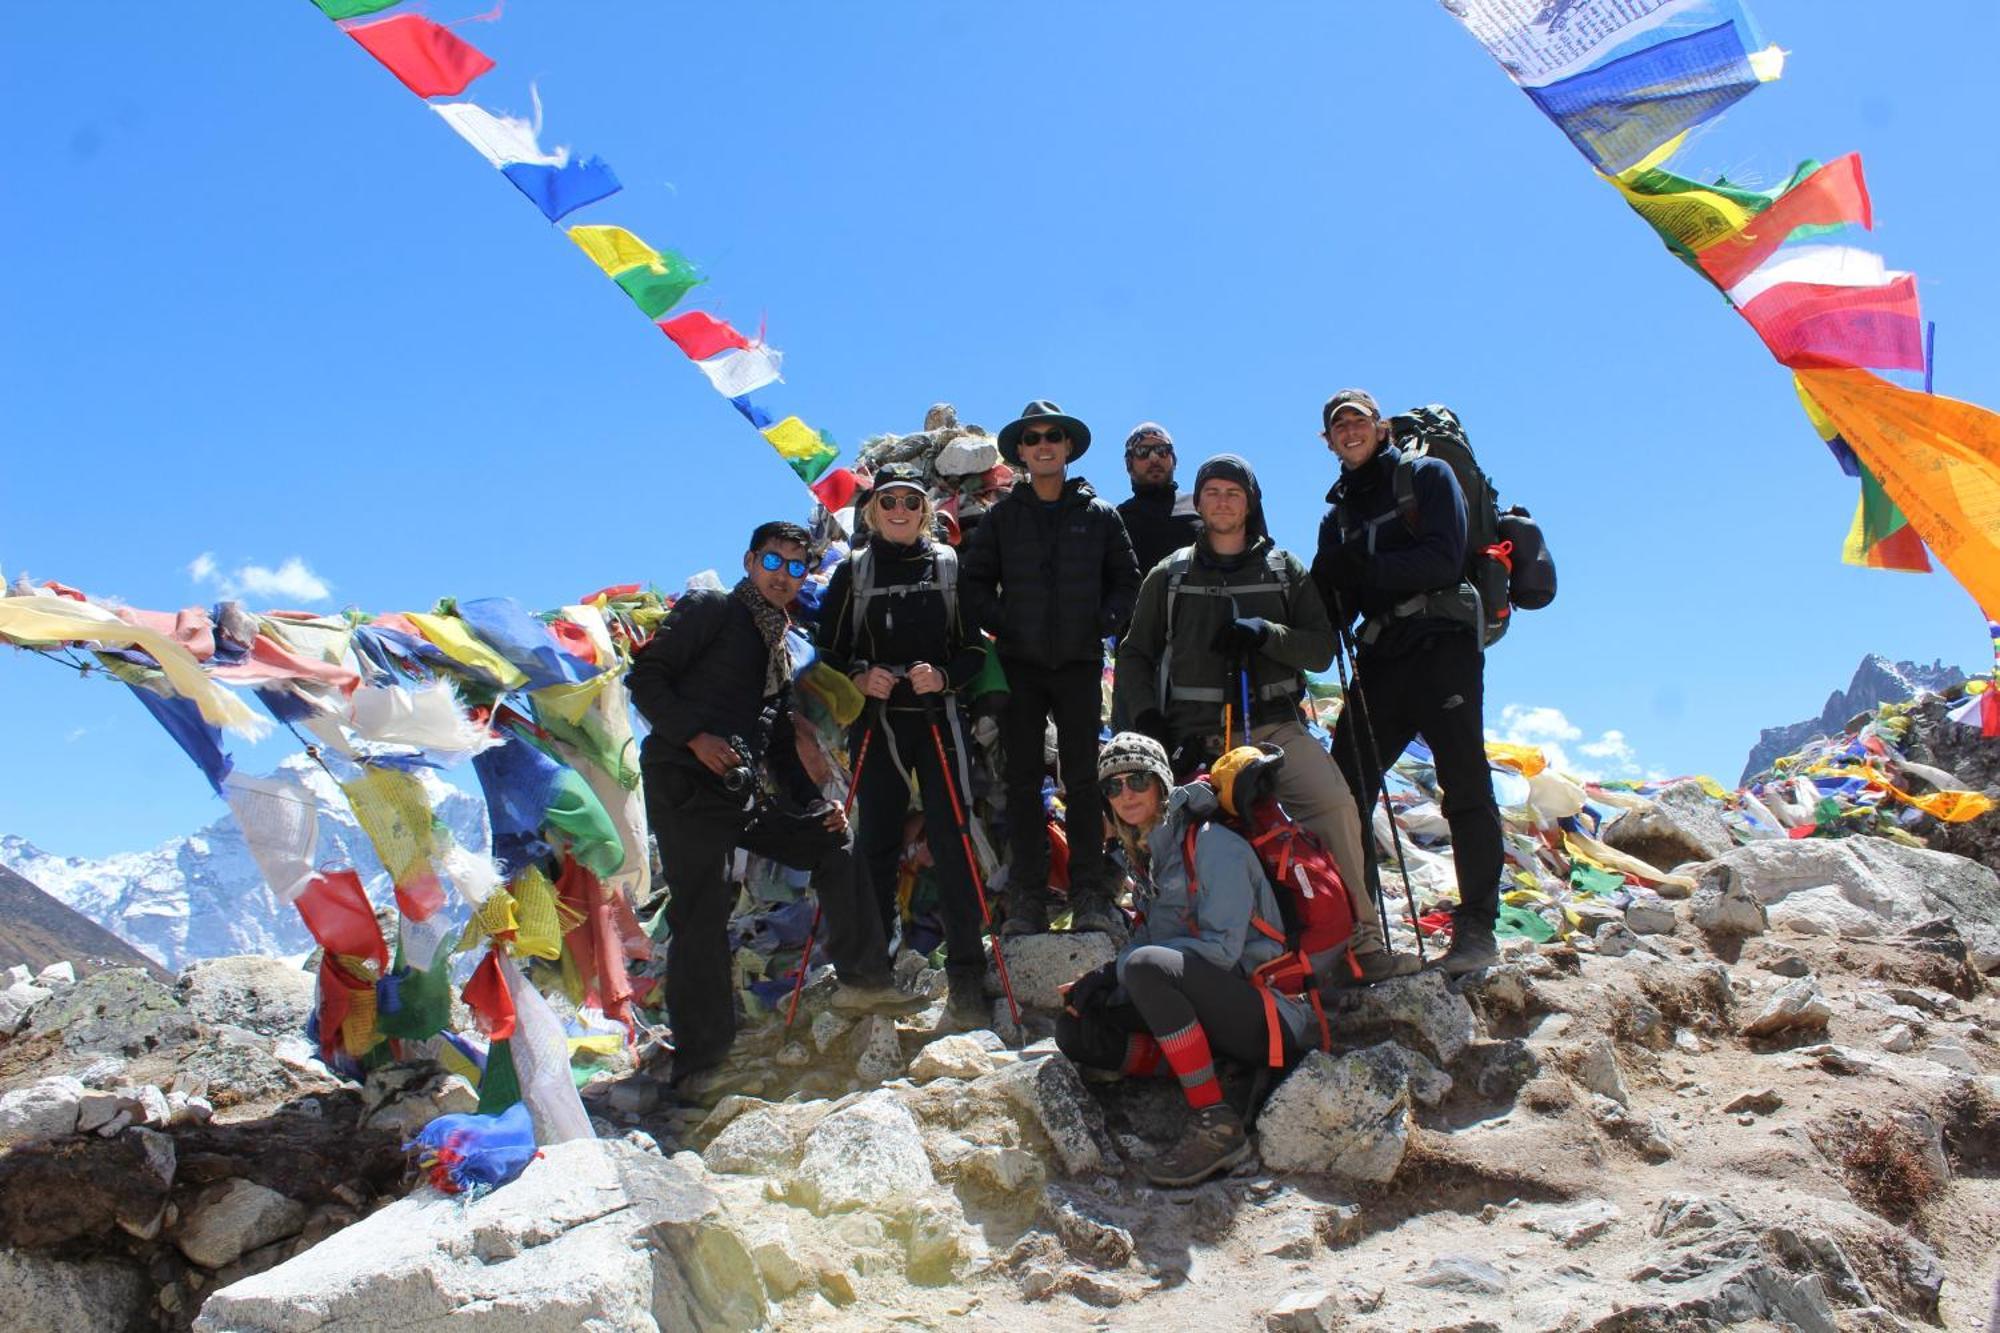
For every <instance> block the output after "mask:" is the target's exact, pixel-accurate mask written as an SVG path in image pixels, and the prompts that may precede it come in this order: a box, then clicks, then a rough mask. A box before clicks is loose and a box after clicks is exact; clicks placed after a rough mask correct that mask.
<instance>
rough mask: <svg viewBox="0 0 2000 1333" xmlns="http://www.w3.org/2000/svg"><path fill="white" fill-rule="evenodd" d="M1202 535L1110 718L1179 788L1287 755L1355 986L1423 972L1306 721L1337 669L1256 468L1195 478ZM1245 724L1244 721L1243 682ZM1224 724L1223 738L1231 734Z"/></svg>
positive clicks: (1165, 567) (1224, 462)
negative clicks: (1386, 918)
mask: <svg viewBox="0 0 2000 1333" xmlns="http://www.w3.org/2000/svg"><path fill="white" fill-rule="evenodd" d="M1194 491H1195V508H1196V511H1197V512H1199V513H1200V515H1201V519H1202V523H1203V525H1204V529H1205V530H1204V532H1203V534H1202V536H1201V537H1200V538H1199V539H1198V540H1197V541H1196V542H1195V544H1194V545H1192V546H1188V547H1185V548H1183V549H1182V550H1180V551H1177V552H1175V553H1174V554H1173V555H1172V556H1170V557H1168V558H1167V559H1166V560H1165V561H1163V562H1161V563H1160V564H1159V565H1157V566H1155V567H1154V568H1153V569H1152V570H1151V571H1150V572H1149V573H1148V574H1147V575H1146V580H1145V582H1144V583H1143V584H1142V585H1141V586H1140V589H1139V601H1138V605H1137V606H1136V607H1135V608H1134V610H1133V612H1132V625H1131V628H1130V629H1129V630H1128V631H1127V632H1126V635H1125V638H1124V641H1123V642H1122V643H1121V644H1120V645H1119V649H1118V670H1117V678H1116V684H1115V686H1114V707H1115V709H1116V711H1117V712H1118V714H1119V715H1120V716H1123V717H1129V718H1131V719H1133V726H1134V729H1135V730H1138V731H1142V732H1146V733H1147V734H1149V735H1152V736H1153V737H1154V738H1155V739H1157V740H1158V741H1159V742H1160V743H1161V744H1162V745H1164V746H1166V747H1167V752H1168V754H1169V755H1170V756H1171V757H1172V764H1173V769H1174V776H1175V778H1176V780H1185V779H1186V778H1187V777H1189V776H1190V775H1192V774H1193V773H1194V772H1195V771H1196V770H1198V769H1200V768H1201V767H1202V766H1204V765H1205V764H1207V763H1209V762H1210V761H1211V760H1213V759H1214V758H1216V757H1217V756H1218V755H1220V754H1221V753H1222V752H1223V750H1225V749H1227V748H1228V747H1229V746H1232V745H1241V744H1243V743H1244V738H1245V735H1246V733H1247V735H1248V738H1249V739H1250V740H1251V741H1253V742H1269V743H1271V744H1274V745H1277V746H1279V747H1281V748H1282V749H1283V750H1284V751H1285V763H1284V766H1283V767H1282V768H1280V769H1279V770H1278V799H1279V801H1280V802H1281V803H1282V804H1283V805H1284V807H1285V810H1286V812H1287V813H1288V814H1290V815H1291V817H1292V818H1293V819H1295V820H1297V821H1298V822H1299V823H1300V824H1302V825H1304V826H1305V827H1306V828H1308V829H1310V830H1312V832H1313V833H1314V834H1315V835H1317V836H1318V838H1319V839H1320V841H1321V842H1323V843H1325V844H1326V847H1327V850H1328V851H1330V852H1331V853H1332V854H1333V858H1334V861H1335V862H1336V863H1337V864H1338V865H1339V867H1340V877H1341V879H1342V880H1343V881H1345V883H1346V885H1347V892H1348V898H1349V901H1350V902H1351V904H1352V906H1353V910H1354V941H1353V950H1354V957H1355V961H1356V963H1357V964H1358V965H1359V967H1360V969H1361V978H1360V979H1361V980H1364V981H1377V980H1380V979H1382V978H1384V977H1391V976H1401V975H1403V974H1405V973H1408V972H1413V971H1415V970H1416V959H1414V958H1408V957H1403V956H1399V955H1396V954H1392V953H1390V952H1389V951H1388V948H1387V940H1386V938H1385V937H1384V935H1383V933H1382V921H1381V916H1380V914H1379V913H1378V912H1377V911H1376V909H1375V903H1374V900H1373V899H1372V898H1371V897H1370V896H1369V893H1368V888H1367V885H1368V877H1367V860H1366V857H1367V853H1366V851H1365V845H1366V844H1365V843H1364V841H1363V826H1362V822H1361V816H1360V812H1359V811H1358V810H1356V808H1355V805H1354V796H1353V794H1352V793H1351V792H1350V791H1349V789H1348V786H1347V782H1346V780H1345V779H1344V778H1342V777H1341V775H1340V769H1339V767H1338V766H1336V765H1335V764H1334V762H1333V758H1332V756H1331V755H1329V754H1328V753H1327V751H1326V748H1325V747H1324V746H1322V745H1321V744H1320V743H1319V742H1318V741H1317V740H1315V739H1314V738H1313V735H1312V733H1311V732H1309V731H1307V730H1306V728H1305V726H1304V724H1303V723H1302V722H1301V721H1300V717H1299V705H1300V702H1301V701H1302V700H1303V698H1304V696H1305V675H1304V673H1305V672H1308V671H1324V670H1325V669H1326V668H1327V666H1328V665H1329V664H1331V663H1332V661H1333V650H1334V631H1333V624H1332V621H1331V620H1330V619H1329V618H1328V616H1327V614H1326V606H1325V604H1324V603H1323V602H1321V601H1320V596H1319V592H1318V590H1317V589H1316V588H1315V587H1314V586H1313V582H1312V579H1311V578H1310V577H1309V576H1308V575H1307V573H1306V568H1305V565H1304V564H1303V563H1301V562H1300V560H1299V559H1298V557H1297V556H1295V555H1293V554H1292V553H1291V552H1289V551H1285V550H1282V549H1280V548H1279V547H1278V546H1277V545H1276V544H1274V543H1273V542H1272V540H1271V537H1270V533H1269V532H1268V531H1267V530H1266V528H1265V524H1264V501H1263V492H1262V490H1261V489H1260V488H1259V486H1258V484H1257V476H1256V473H1255V472H1253V471H1252V470H1251V468H1250V465H1249V463H1247V462H1245V461H1244V460H1243V459H1242V458H1240V457H1238V456H1236V455H1235V454H1218V455H1216V456H1215V457H1214V458H1211V459H1209V460H1208V461H1207V462H1205V463H1203V464H1202V465H1201V469H1200V470H1199V471H1198V472H1197V473H1196V474H1195V486H1194ZM1246 674H1247V676H1248V681H1247V696H1248V699H1247V707H1248V716H1247V717H1246V716H1245V707H1246V699H1245V696H1246V688H1245V685H1246V682H1245V680H1244V677H1245V675H1246ZM1225 725H1226V728H1227V734H1226V735H1225Z"/></svg>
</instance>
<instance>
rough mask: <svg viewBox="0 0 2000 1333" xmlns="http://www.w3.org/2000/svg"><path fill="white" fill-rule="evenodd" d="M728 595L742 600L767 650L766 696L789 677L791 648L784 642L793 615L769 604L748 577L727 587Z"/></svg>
mask: <svg viewBox="0 0 2000 1333" xmlns="http://www.w3.org/2000/svg"><path fill="white" fill-rule="evenodd" d="M729 595H730V596H731V597H734V598H735V599H736V600H737V601H739V602H741V603H743V605H744V607H745V608H746V609H747V610H748V611H749V612H750V619H751V620H753V621H755V622H756V624H757V632H758V633H759V634H761V635H763V636H764V647H765V649H766V650H767V651H768V653H769V656H768V657H767V658H766V659H765V662H764V697H765V698H766V699H768V698H770V697H771V696H772V695H774V694H776V693H777V692H778V691H779V690H782V689H784V688H785V686H786V684H787V683H788V682H790V680H791V678H792V650H791V649H790V648H789V647H788V646H786V644H785V631H786V630H788V629H790V628H791V625H792V618H791V617H790V616H788V615H786V614H785V609H784V608H783V607H781V606H772V605H771V599H770V598H768V597H766V596H765V595H764V594H763V593H761V592H758V591H757V585H756V584H754V583H752V582H751V581H750V580H749V578H748V577H747V576H746V577H745V578H743V579H741V580H740V581H738V583H737V584H736V586H735V587H734V588H732V589H730V592H729Z"/></svg>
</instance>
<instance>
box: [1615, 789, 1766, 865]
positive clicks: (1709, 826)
mask: <svg viewBox="0 0 2000 1333" xmlns="http://www.w3.org/2000/svg"><path fill="white" fill-rule="evenodd" d="M1604 841H1605V842H1606V843H1607V844H1609V845H1610V846H1612V847H1615V848H1617V849H1618V850H1619V851H1621V852H1624V853H1625V854H1626V855H1628V856H1636V857H1638V858H1639V859H1640V860H1641V861H1644V862H1645V863H1646V864H1648V865H1650V866H1656V867H1658V868H1659V869H1661V870H1671V869H1673V868H1674V867H1675V866H1677V865H1680V864H1681V863H1683V862H1685V861H1707V860H1710V859H1711V858H1713V857H1717V856H1721V855H1723V854H1724V853H1726V852H1728V851H1729V849H1730V848H1732V847H1734V846H1735V845H1736V840H1735V839H1734V838H1732V837H1731V836H1730V834H1729V825H1728V824H1727V823H1725V822H1724V820H1723V818H1722V811H1721V810H1720V809H1719V808H1718V807H1717V806H1716V803H1715V802H1714V801H1712V800H1710V799H1709V797H1708V794H1707V793H1706V792H1704V791H1702V789H1701V784H1700V783H1698V782H1692V781H1689V782H1676V783H1674V784H1673V785H1672V786H1669V787H1664V788H1662V789H1661V790H1660V791H1658V792H1656V793H1655V794H1654V796H1653V802H1652V804H1651V805H1650V806H1648V807H1646V808H1644V809H1639V810H1628V811H1626V812H1625V813H1624V814H1622V815H1620V816H1618V818H1617V819H1615V820H1613V821H1612V822H1611V824H1610V825H1609V826H1607V827H1606V828H1605V830H1604Z"/></svg>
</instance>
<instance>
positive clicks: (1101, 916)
mask: <svg viewBox="0 0 2000 1333" xmlns="http://www.w3.org/2000/svg"><path fill="white" fill-rule="evenodd" d="M999 443H1000V456H1001V457H1002V458H1004V459H1006V460H1007V462H1008V463H1009V464H1011V465H1012V466H1013V467H1014V468H1015V469H1016V470H1017V471H1018V472H1019V473H1021V474H1022V475H1021V477H1020V480H1018V481H1016V482H1015V483H1014V486H1013V488H1012V489H1011V490H1009V491H1008V492H1007V493H1006V494H1005V495H1003V496H1002V497H1001V498H1000V499H999V500H997V501H996V502H994V505H993V508H992V509H991V510H989V511H988V512H987V515H986V519H985V521H984V522H982V523H981V524H980V525H979V527H978V529H977V530H975V531H974V532H973V534H972V536H970V537H969V538H967V539H966V543H965V547H964V550H963V551H962V552H961V553H960V557H959V568H960V581H961V585H962V590H963V593H962V595H963V596H964V598H965V600H966V607H967V611H968V613H970V614H972V615H973V616H974V617H976V619H977V621H978V623H979V624H980V625H981V626H982V627H984V628H985V629H988V630H990V631H992V633H993V635H994V639H995V645H994V646H995V650H996V651H997V652H998V653H999V656H1000V662H1001V665H1002V666H1003V667H1004V668H1005V670H1006V673H1007V685H1008V689H1009V692H1010V694H1009V700H1008V705H1007V711H1006V713H1005V714H1003V715H1002V717H1001V722H1000V736H1001V746H1002V748H1003V749H1004V750H1005V752H1006V791H1007V825H1008V839H1009V844H1010V848H1011V855H1010V860H1009V863H1008V865H1009V868H1008V872H1007V886H1008V887H1007V917H1006V922H1005V924H1004V926H1003V930H1004V931H1005V932H1006V933H1008V934H1012V935H1024V934H1036V933H1039V932H1041V931H1044V930H1047V929H1048V926H1049V898H1048V882H1049V839H1048V832H1047V827H1046V824H1045V822H1044V820H1043V816H1042V778H1043V775H1044V774H1045V773H1046V771H1047V765H1046V764H1045V763H1044V761H1043V757H1042V746H1043V737H1044V735H1045V734H1046V732H1047V727H1048V721H1049V719H1050V718H1051V717H1053V718H1054V719H1055V725H1056V755H1057V768H1058V771H1059V772H1060V773H1061V776H1062V784H1063V792H1064V800H1065V803H1066V808H1067V834H1068V838H1069V879H1070V906H1071V909H1072V912H1073V915H1072V917H1071V923H1072V924H1071V928H1072V929H1075V930H1102V931H1113V932H1116V931H1118V930H1120V929H1121V928H1122V926H1123V924H1124V923H1123V918H1122V917H1121V916H1120V915H1119V913H1118V911H1117V909H1116V908H1115V907H1114V906H1113V905H1112V898H1113V896H1114V892H1115V889H1116V887H1117V886H1116V885H1115V883H1114V882H1113V880H1112V872H1111V864H1110V862H1109V861H1108V860H1107V859H1106V857H1105V855H1104V800H1103V797H1102V796H1101V795H1100V794H1099V792H1098V790H1097V737H1098V732H1099V729H1100V727H1101V725H1102V698H1103V689H1102V677H1103V665H1104V640H1105V638H1106V637H1107V636H1110V635H1116V634H1119V633H1122V632H1123V631H1124V628H1125V622H1126V620H1127V618H1128V617H1130V615H1131V614H1132V603H1133V601H1134V599H1135V598H1137V596H1138V594H1139V564H1138V561H1137V560H1135V559H1134V558H1133V555H1132V542H1131V539H1130V538H1129V537H1128V536H1127V535H1126V533H1125V523H1124V520H1122V519H1120V518H1119V517H1118V511H1117V510H1115V509H1113V508H1112V507H1111V506H1110V505H1109V504H1107V503H1105V502H1104V501H1103V500H1100V499H1099V498H1098V497H1097V493H1096V492H1095V491H1093V490H1092V489H1091V488H1090V484H1089V483H1088V482H1086V481H1084V480H1083V478H1081V477H1071V476H1070V475H1068V472H1069V465H1070V464H1071V463H1073V462H1075V461H1076V460H1077V459H1078V458H1080V457H1082V456H1083V453H1084V451H1085V450H1086V449H1088V448H1089V447H1090V427H1088V426H1086V425H1084V424H1083V422H1081V421H1079V420H1077V418H1075V417H1073V416H1070V415H1069V414H1068V413H1067V412H1064V411H1063V410H1062V409H1061V408H1060V407H1058V406H1056V405H1055V404H1054V403H1052V402H1050V401H1048V400H1047V399H1041V398H1038V399H1036V400H1035V401H1034V402H1032V403H1029V404H1028V405H1027V406H1026V407H1025V408H1023V409H1021V415H1020V417H1019V418H1018V419H1016V420H1014V421H1010V422H1009V423H1007V425H1006V427H1005V428H1003V429H1002V430H1001V432H1000V439H999Z"/></svg>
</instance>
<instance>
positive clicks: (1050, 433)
mask: <svg viewBox="0 0 2000 1333" xmlns="http://www.w3.org/2000/svg"><path fill="white" fill-rule="evenodd" d="M1068 438H1069V432H1068V431H1066V430H1064V429H1063V428H1062V427H1061V426H1050V427H1049V428H1048V429H1047V430H1024V431H1022V432H1021V443H1022V444H1040V443H1041V442H1042V441H1043V440H1047V441H1048V442H1049V443H1050V444H1061V443H1062V442H1063V441H1064V440H1067V439H1068Z"/></svg>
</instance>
